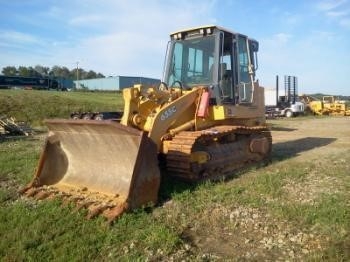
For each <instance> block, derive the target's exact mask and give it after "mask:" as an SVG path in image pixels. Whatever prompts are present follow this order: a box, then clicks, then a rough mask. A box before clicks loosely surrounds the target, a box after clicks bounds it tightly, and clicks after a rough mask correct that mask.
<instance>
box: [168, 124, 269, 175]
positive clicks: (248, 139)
mask: <svg viewBox="0 0 350 262" xmlns="http://www.w3.org/2000/svg"><path fill="white" fill-rule="evenodd" d="M271 146H272V138H271V134H270V131H269V130H268V129H267V128H266V127H261V126H257V127H245V126H217V127H213V128H210V129H207V130H202V131H195V132H190V131H184V132H180V133H179V134H177V135H176V136H175V137H174V138H173V140H172V142H171V143H170V148H169V151H168V154H167V157H166V159H167V161H166V162H167V170H169V171H170V172H171V174H172V175H173V176H175V177H179V178H181V179H184V180H188V181H200V180H206V179H213V180H215V179H218V178H222V177H226V176H228V175H230V174H232V173H233V172H234V171H236V170H237V169H240V168H243V167H246V166H249V165H250V164H252V163H257V162H261V161H263V160H265V159H267V158H268V157H269V155H270V152H271ZM196 152H206V153H207V154H208V155H209V156H210V158H209V160H208V161H207V162H205V163H202V164H201V163H198V162H196V161H193V160H192V159H191V158H192V157H191V155H193V154H195V153H196Z"/></svg>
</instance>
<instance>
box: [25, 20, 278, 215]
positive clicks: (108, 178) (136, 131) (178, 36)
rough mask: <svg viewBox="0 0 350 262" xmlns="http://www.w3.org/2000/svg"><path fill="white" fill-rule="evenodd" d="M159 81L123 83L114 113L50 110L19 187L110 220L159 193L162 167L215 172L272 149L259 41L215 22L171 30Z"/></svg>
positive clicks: (191, 174)
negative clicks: (104, 116) (70, 116)
mask: <svg viewBox="0 0 350 262" xmlns="http://www.w3.org/2000/svg"><path fill="white" fill-rule="evenodd" d="M167 51H168V52H167V55H166V64H165V70H164V76H163V82H162V83H161V84H160V86H159V87H150V86H142V85H136V86H134V87H130V88H127V89H124V90H123V97H124V102H125V107H124V114H123V117H122V118H121V121H120V123H118V122H112V121H94V120H91V121H89V120H57V119H56V120H47V121H46V124H47V126H48V129H49V134H48V138H47V140H46V144H45V146H44V150H43V152H42V154H41V157H40V161H39V165H38V169H37V172H36V174H35V176H34V179H33V181H32V182H31V183H29V185H28V186H27V187H26V188H25V189H24V190H23V192H24V193H25V194H26V195H28V196H35V197H36V198H39V199H43V198H48V197H61V198H65V199H67V200H68V201H72V202H75V203H76V204H77V205H78V206H84V207H86V208H88V210H89V217H93V216H95V215H97V214H99V213H102V214H103V215H105V216H106V217H107V218H108V219H109V220H113V219H115V218H116V217H118V216H119V215H120V214H122V213H123V212H124V211H127V210H130V209H133V208H136V207H140V206H142V205H145V204H147V203H149V202H153V203H156V202H157V196H158V189H159V185H160V170H159V162H161V164H162V166H165V167H166V170H167V171H166V172H165V173H164V175H173V176H175V177H179V178H181V179H184V180H188V181H200V180H205V179H218V178H221V177H223V176H226V175H230V174H232V173H233V172H234V171H235V170H237V169H238V168H242V167H244V166H247V165H250V164H251V163H255V162H259V161H263V160H265V159H267V158H268V157H269V154H270V152H271V144H272V142H271V134H270V131H269V130H268V128H267V126H266V125H265V105H264V91H263V88H262V87H260V86H259V84H258V82H257V81H256V80H255V71H256V68H257V59H256V54H257V51H258V42H257V41H255V40H253V39H250V38H248V37H247V36H245V35H242V34H239V33H235V32H232V31H230V30H226V29H223V28H221V27H217V26H203V27H198V28H192V29H188V30H182V31H178V32H175V33H173V34H171V40H170V41H169V44H168V48H167Z"/></svg>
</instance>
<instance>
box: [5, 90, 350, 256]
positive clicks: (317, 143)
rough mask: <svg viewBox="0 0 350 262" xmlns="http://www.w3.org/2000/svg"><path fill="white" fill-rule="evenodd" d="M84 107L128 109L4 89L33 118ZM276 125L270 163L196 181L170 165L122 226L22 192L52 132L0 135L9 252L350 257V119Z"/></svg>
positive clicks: (106, 98) (104, 98)
mask: <svg viewBox="0 0 350 262" xmlns="http://www.w3.org/2000/svg"><path fill="white" fill-rule="evenodd" d="M115 97H116V98H115ZM35 101H36V102H35ZM84 106H86V107H89V109H91V110H101V111H102V110H113V108H114V107H118V108H119V109H121V107H122V106H121V99H120V95H115V94H112V95H111V94H104V93H73V92H65V93H59V92H39V91H34V92H33V91H20V90H18V91H17V90H16V91H4V90H1V91H0V115H1V114H8V115H10V116H12V115H14V116H16V117H17V118H19V119H20V118H21V116H23V117H25V119H23V120H28V121H29V122H30V123H34V124H40V123H41V121H42V118H45V117H64V116H68V115H69V112H70V110H71V109H72V108H83V107H84ZM39 107H40V109H38V108H39ZM49 107H50V108H49ZM51 107H52V108H51ZM54 108H56V109H57V110H58V111H57V112H55V110H54ZM62 108H63V109H62ZM270 124H271V125H272V135H273V141H274V142H273V143H274V147H273V152H272V162H271V163H270V164H269V165H268V166H263V167H252V168H250V169H248V170H245V171H241V172H239V173H237V174H236V175H235V176H234V178H233V179H230V180H229V181H225V182H224V181H222V182H217V183H209V182H207V183H202V184H196V185H194V184H185V183H182V182H178V181H173V180H172V179H170V178H168V177H167V176H166V173H165V172H163V174H162V175H163V179H162V187H161V190H160V192H159V197H160V203H159V204H158V205H156V206H149V207H146V208H144V209H140V210H135V211H133V212H131V213H128V214H125V215H123V216H122V217H121V218H120V219H119V220H118V221H116V222H115V223H114V224H113V225H107V224H106V223H105V221H104V220H103V219H102V218H97V219H93V220H86V219H85V215H86V211H75V209H74V207H73V206H69V205H62V204H61V203H60V202H59V201H48V200H45V201H36V200H33V199H27V198H23V197H22V196H20V195H19V194H18V193H17V192H18V189H20V188H21V187H22V186H23V185H25V184H26V183H28V182H29V181H30V179H31V178H32V175H33V173H34V171H35V168H36V165H37V162H38V157H39V153H40V150H41V148H42V146H43V143H44V135H43V134H41V135H36V136H33V137H28V138H8V139H3V140H0V221H1V223H0V236H1V237H0V260H1V261H23V260H24V261H48V260H56V261H92V260H93V261H96V260H97V261H116V260H119V261H120V260H121V261H134V260H142V261H143V260H151V261H155V260H168V261H169V260H173V261H182V260H185V261H186V260H187V261H193V260H194V261H213V260H214V261H215V260H220V261H221V260H248V261H250V260H254V261H261V260H270V261H277V260H280V261H286V260H289V261H293V260H297V261H301V260H302V261H308V260H309V261H320V260H324V261H349V260H350V234H349V232H350V176H349V174H350V118H349V117H334V118H330V117H322V118H314V117H303V118H295V119H279V120H271V121H270Z"/></svg>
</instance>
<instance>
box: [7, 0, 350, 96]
mask: <svg viewBox="0 0 350 262" xmlns="http://www.w3.org/2000/svg"><path fill="white" fill-rule="evenodd" d="M0 4H1V8H0V68H2V67H4V66H9V65H11V66H16V67H18V66H21V65H22V66H35V65H38V64H39V65H43V66H48V67H52V66H53V65H59V66H66V67H68V68H69V69H72V68H75V67H76V63H77V62H79V67H82V68H84V69H85V70H94V71H96V72H100V73H102V74H104V75H106V76H110V75H113V76H116V75H130V76H145V77H154V78H161V76H162V71H163V64H164V55H165V51H166V45H167V41H168V40H169V33H171V32H173V31H176V30H178V29H184V28H188V27H194V26H199V25H203V24H205V25H207V24H217V25H220V26H222V27H226V28H228V29H231V30H233V31H236V32H240V33H243V34H245V35H248V36H249V37H252V38H255V39H257V40H258V41H259V43H260V50H259V69H258V72H257V76H258V78H259V81H260V84H261V85H263V86H266V87H273V86H274V85H275V76H276V75H280V76H281V77H280V79H282V78H283V76H284V75H292V76H297V77H298V82H299V93H306V94H310V93H318V92H321V93H327V94H334V95H350V80H349V79H348V76H350V51H349V49H350V0H308V1H305V0H289V1H288V0H284V1H281V0H255V1H246V0H194V1H191V0H163V1H161V0H159V1H153V0H144V1H142V0H139V1H138V0H128V1H127V0H95V1H92V0H30V1H29V0H10V1H8V0H0ZM281 82H282V81H281ZM281 84H282V83H281Z"/></svg>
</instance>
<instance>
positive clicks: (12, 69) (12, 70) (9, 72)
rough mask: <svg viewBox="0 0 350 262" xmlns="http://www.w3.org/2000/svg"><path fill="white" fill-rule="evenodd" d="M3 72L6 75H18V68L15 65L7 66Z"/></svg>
mask: <svg viewBox="0 0 350 262" xmlns="http://www.w3.org/2000/svg"><path fill="white" fill-rule="evenodd" d="M2 73H3V75H5V76H16V75H17V68H16V67H15V66H6V67H4V68H3V69H2Z"/></svg>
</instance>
